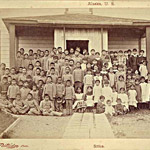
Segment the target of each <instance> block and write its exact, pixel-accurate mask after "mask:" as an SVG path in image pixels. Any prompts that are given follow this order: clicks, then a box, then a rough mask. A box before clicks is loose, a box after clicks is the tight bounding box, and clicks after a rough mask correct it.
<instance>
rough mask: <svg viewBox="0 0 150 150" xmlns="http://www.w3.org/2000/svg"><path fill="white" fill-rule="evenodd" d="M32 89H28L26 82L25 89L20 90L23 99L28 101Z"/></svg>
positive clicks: (25, 82)
mask: <svg viewBox="0 0 150 150" xmlns="http://www.w3.org/2000/svg"><path fill="white" fill-rule="evenodd" d="M30 91H31V89H29V88H28V81H24V84H23V87H22V88H21V89H20V94H21V99H22V100H26V98H27V95H28V94H29V93H30Z"/></svg>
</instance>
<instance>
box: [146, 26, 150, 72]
mask: <svg viewBox="0 0 150 150" xmlns="http://www.w3.org/2000/svg"><path fill="white" fill-rule="evenodd" d="M146 58H147V62H148V63H147V67H148V72H149V73H150V27H146Z"/></svg>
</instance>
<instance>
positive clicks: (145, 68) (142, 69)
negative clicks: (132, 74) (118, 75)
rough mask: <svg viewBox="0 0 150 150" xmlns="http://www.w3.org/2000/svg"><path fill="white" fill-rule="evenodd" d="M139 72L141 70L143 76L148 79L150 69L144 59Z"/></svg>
mask: <svg viewBox="0 0 150 150" xmlns="http://www.w3.org/2000/svg"><path fill="white" fill-rule="evenodd" d="M139 72H140V75H141V76H143V77H145V79H147V74H148V70H147V66H146V61H143V62H142V63H141V64H140V67H139Z"/></svg>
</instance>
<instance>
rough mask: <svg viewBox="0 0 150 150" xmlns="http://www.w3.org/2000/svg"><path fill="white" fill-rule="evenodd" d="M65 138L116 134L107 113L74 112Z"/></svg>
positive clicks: (101, 136) (100, 136) (112, 136)
mask: <svg viewBox="0 0 150 150" xmlns="http://www.w3.org/2000/svg"><path fill="white" fill-rule="evenodd" d="M63 138H64V139H70V138H73V139H77V138H81V139H83V138H85V139H88V138H92V139H94V138H114V134H113V132H112V129H111V126H110V124H109V122H108V120H107V118H106V116H105V114H93V113H74V114H73V116H72V117H71V119H70V121H69V123H68V125H67V127H66V129H65V132H64V135H63Z"/></svg>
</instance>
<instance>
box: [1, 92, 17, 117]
mask: <svg viewBox="0 0 150 150" xmlns="http://www.w3.org/2000/svg"><path fill="white" fill-rule="evenodd" d="M0 109H1V110H2V111H5V112H8V113H14V114H16V113H17V112H16V110H15V108H14V107H13V104H12V103H11V102H10V101H9V100H8V99H7V95H6V93H2V94H1V98H0Z"/></svg>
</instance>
